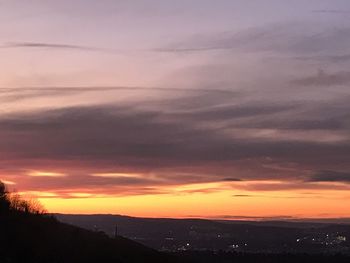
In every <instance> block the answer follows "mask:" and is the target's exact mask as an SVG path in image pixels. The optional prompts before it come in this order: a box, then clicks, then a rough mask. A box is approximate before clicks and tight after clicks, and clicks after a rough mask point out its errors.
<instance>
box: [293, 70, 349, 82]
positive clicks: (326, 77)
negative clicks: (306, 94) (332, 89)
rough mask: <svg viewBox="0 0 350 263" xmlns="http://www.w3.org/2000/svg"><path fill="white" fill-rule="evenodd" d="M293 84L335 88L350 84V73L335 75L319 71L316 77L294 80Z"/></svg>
mask: <svg viewBox="0 0 350 263" xmlns="http://www.w3.org/2000/svg"><path fill="white" fill-rule="evenodd" d="M292 83H293V84H297V85H300V86H335V85H346V84H349V83H350V72H348V71H339V72H336V73H333V74H329V73H326V72H325V71H323V70H319V71H318V72H317V74H316V75H315V76H310V77H305V78H301V79H297V80H294V81H293V82H292Z"/></svg>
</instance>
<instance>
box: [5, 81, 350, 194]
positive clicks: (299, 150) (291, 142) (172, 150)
mask: <svg viewBox="0 0 350 263" xmlns="http://www.w3.org/2000/svg"><path fill="white" fill-rule="evenodd" d="M130 88H131V89H134V88H133V87H130ZM106 89H108V87H106ZM111 89H112V91H113V92H114V91H115V92H116V94H118V92H119V91H120V89H129V87H115V88H114V89H115V90H113V88H111ZM135 89H137V90H139V89H142V88H141V87H140V88H138V87H135ZM40 90H41V89H40V88H39V89H35V88H33V89H32V90H28V92H33V94H38V95H39V94H40ZM69 90H70V89H69V88H68V87H67V90H66V91H62V93H63V94H64V93H65V92H67V93H68V94H70V93H69ZM95 90H99V88H98V87H96V88H95V87H90V88H88V89H85V88H76V89H75V88H72V89H71V92H73V93H74V92H77V93H80V92H81V93H85V92H90V91H95ZM101 90H102V91H104V88H103V87H101ZM51 91H52V94H51V95H50V96H52V97H57V96H61V90H60V88H57V89H56V88H54V87H53V88H52V89H51V90H50V89H49V88H48V89H47V92H48V94H49V93H50V92H51ZM4 92H10V91H8V90H7V91H4ZM159 92H163V90H159ZM164 92H172V91H171V90H169V91H166V90H164ZM14 93H15V94H20V93H21V92H20V90H18V91H14ZM170 94H171V93H170ZM176 94H177V95H176V96H175V97H172V96H167V97H165V98H164V97H162V98H157V99H156V98H154V99H151V100H149V101H148V100H140V101H139V102H138V103H137V104H134V103H110V104H108V105H106V104H97V105H86V106H76V107H63V108H57V109H47V108H45V109H39V110H35V111H26V112H13V113H9V114H2V115H1V116H0V155H2V156H6V158H2V160H0V167H1V169H0V171H1V174H2V175H4V176H3V179H5V180H9V181H13V182H16V183H17V185H16V187H18V189H28V190H31V191H37V190H40V191H50V192H55V193H56V192H57V191H58V192H60V193H61V194H62V195H65V193H63V190H64V189H68V188H69V189H70V190H69V191H71V192H72V191H76V192H81V193H89V194H92V193H94V192H95V193H99V194H101V195H102V194H103V193H102V192H103V189H105V192H106V193H108V194H111V195H113V194H114V195H115V194H133V193H134V194H138V193H145V192H147V191H149V192H154V193H164V191H169V188H168V190H164V189H166V187H170V186H177V185H186V184H196V183H198V184H201V183H210V182H217V183H220V184H225V185H227V186H230V187H238V188H242V189H243V190H251V189H254V191H260V190H261V191H274V190H276V191H277V190H289V189H308V188H310V189H319V187H320V186H316V185H314V184H312V183H311V182H304V181H303V180H304V179H305V178H307V176H308V175H309V174H310V171H318V170H320V169H324V170H327V169H335V170H336V169H344V170H346V169H350V167H348V165H347V164H348V163H349V157H348V156H350V145H349V140H348V139H347V138H348V137H346V136H347V135H346V134H349V132H348V131H349V125H348V123H347V121H346V120H347V117H346V116H347V115H346V114H347V112H348V108H349V106H348V103H347V101H348V100H347V98H345V97H343V98H341V99H336V100H334V104H330V103H329V102H328V101H327V103H323V102H322V101H313V102H312V103H311V102H309V101H307V102H303V103H301V102H294V101H292V100H290V101H289V102H288V103H285V102H279V101H277V100H275V99H274V100H271V101H270V100H269V99H265V100H256V99H254V98H253V99H251V98H250V97H249V100H247V99H246V98H247V96H248V95H247V94H244V93H239V96H237V95H236V94H237V93H236V92H232V93H229V92H228V93H225V92H221V91H220V90H219V91H218V92H216V91H215V90H211V91H209V90H208V91H207V90H205V89H204V90H201V89H199V90H193V91H185V89H184V90H183V91H182V92H179V93H178V90H176ZM249 96H250V94H249ZM163 98H164V99H163ZM331 120H332V121H331ZM280 134H283V136H280ZM338 134H343V135H342V136H343V137H340V138H341V139H337V140H328V138H330V137H332V136H335V135H336V136H338ZM296 136H299V137H298V138H297V137H296ZM323 138H324V139H323ZM326 139H327V140H326ZM290 164H293V165H292V167H293V169H290V167H291V166H290ZM276 167H277V168H276ZM284 168H285V169H284ZM23 169H25V171H23ZM27 170H34V171H42V172H45V173H52V172H56V173H63V174H67V176H65V177H64V178H63V177H62V178H58V177H57V178H49V177H47V178H46V177H45V178H35V177H30V178H27V177H28V176H27V175H26V171H27ZM93 174H128V175H130V176H124V177H118V176H117V177H116V178H111V177H109V178H108V177H106V178H104V177H103V176H102V177H96V176H92V175H93ZM133 174H138V175H140V176H136V177H135V176H132V175H133ZM232 175H234V176H232ZM252 180H253V181H254V180H260V182H258V183H249V182H250V181H252ZM266 180H267V181H269V180H281V181H282V182H284V183H283V184H280V185H276V184H269V183H268V182H266ZM245 182H247V185H246V186H244V185H242V186H239V185H236V184H240V183H242V184H243V183H245ZM288 182H290V183H288ZM231 185H232V186H231ZM322 187H323V188H322V189H327V187H329V189H333V188H334V186H332V185H324V186H322ZM220 189H221V187H212V188H208V189H202V190H198V191H202V192H204V191H207V192H213V191H219V190H220ZM68 194H69V193H67V196H68Z"/></svg>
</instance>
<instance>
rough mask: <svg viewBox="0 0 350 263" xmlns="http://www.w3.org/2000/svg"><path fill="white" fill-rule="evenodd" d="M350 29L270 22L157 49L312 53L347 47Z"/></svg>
mask: <svg viewBox="0 0 350 263" xmlns="http://www.w3.org/2000/svg"><path fill="white" fill-rule="evenodd" d="M349 30H350V28H347V27H340V26H339V27H329V26H324V25H320V24H312V23H305V22H290V23H276V24H268V25H263V26H260V27H252V28H249V29H245V30H242V31H239V32H236V31H225V32H219V33H213V34H211V35H202V36H198V35H196V36H194V37H193V38H191V39H188V40H184V41H183V42H180V43H174V44H172V45H169V46H168V47H163V48H159V49H156V50H155V51H158V52H170V53H193V52H207V51H215V50H217V51H225V50H228V51H230V50H231V51H234V50H237V51H262V52H266V51H269V52H273V53H279V54H296V55H298V54H299V55H310V54H320V53H321V54H322V53H329V52H331V53H333V54H334V53H335V52H340V51H344V50H345V51H346V50H348V46H349V43H350V37H349Z"/></svg>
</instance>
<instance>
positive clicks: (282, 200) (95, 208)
mask: <svg viewBox="0 0 350 263" xmlns="http://www.w3.org/2000/svg"><path fill="white" fill-rule="evenodd" d="M184 188H187V189H188V188H191V189H193V187H184ZM179 189H181V190H182V189H183V188H182V187H180V188H179ZM321 192H322V195H320V193H321ZM233 193H234V194H235V195H233ZM325 196H328V197H327V198H326V197H325ZM71 197H74V198H70V199H64V198H56V197H53V198H52V197H49V198H48V196H46V197H39V200H40V201H41V202H42V203H43V205H44V206H45V207H46V208H47V209H48V211H49V212H52V213H74V214H122V215H130V216H138V217H173V218H186V217H202V218H232V219H235V218H239V217H243V218H244V217H247V218H249V217H252V218H255V217H257V218H260V217H267V218H268V217H282V218H283V217H286V218H287V217H297V218H321V217H322V218H327V217H328V218H329V217H347V216H349V215H350V208H349V207H348V206H346V205H345V203H346V202H344V200H346V199H349V196H346V193H344V192H339V191H330V190H327V191H308V193H307V194H305V193H303V192H290V191H276V192H259V193H252V192H249V193H247V192H246V191H232V190H222V191H219V192H211V193H210V192H209V193H208V192H206V193H201V192H193V193H183V192H178V193H177V194H158V195H155V194H153V195H136V196H121V197H108V196H104V197H89V194H83V193H76V194H71ZM340 200H342V201H343V202H339V201H340Z"/></svg>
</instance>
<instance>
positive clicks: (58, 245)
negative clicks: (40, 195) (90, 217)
mask: <svg viewBox="0 0 350 263" xmlns="http://www.w3.org/2000/svg"><path fill="white" fill-rule="evenodd" d="M38 207H39V206H38V204H36V205H33V203H31V202H27V201H24V200H21V199H20V198H19V197H18V196H11V195H10V194H9V193H7V191H6V189H5V187H4V185H3V184H0V262H1V263H2V262H8V263H22V262H23V263H24V262H26V263H28V262H35V263H40V262H42V263H44V262H45V263H56V262H57V263H60V262H65V263H66V262H116V263H134V262H135V263H136V262H137V263H138V262H152V263H153V262H159V263H164V262H172V260H170V259H171V257H170V256H166V255H164V254H161V253H159V252H157V251H155V250H153V249H150V248H147V247H145V246H143V245H141V244H138V243H136V242H134V241H131V240H128V239H126V238H122V237H117V238H110V237H108V236H107V235H106V234H104V233H102V232H93V231H89V230H85V229H82V228H79V227H76V226H72V225H68V224H65V223H61V222H59V221H57V220H56V219H55V218H54V217H49V216H46V215H43V214H41V213H40V211H41V210H36V208H38Z"/></svg>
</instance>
